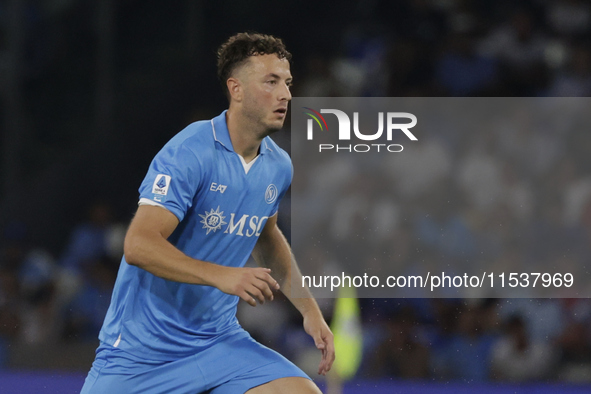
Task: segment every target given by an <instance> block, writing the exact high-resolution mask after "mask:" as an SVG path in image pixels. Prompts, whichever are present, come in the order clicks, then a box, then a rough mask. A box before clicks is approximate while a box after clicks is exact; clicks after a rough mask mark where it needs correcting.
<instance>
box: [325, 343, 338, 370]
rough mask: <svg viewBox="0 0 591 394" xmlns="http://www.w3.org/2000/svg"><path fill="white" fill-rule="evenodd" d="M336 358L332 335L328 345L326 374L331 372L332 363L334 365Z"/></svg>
mask: <svg viewBox="0 0 591 394" xmlns="http://www.w3.org/2000/svg"><path fill="white" fill-rule="evenodd" d="M335 358H336V352H335V349H334V341H333V339H332V335H331V336H330V338H329V339H328V340H327V343H326V366H325V370H326V372H328V371H330V369H331V368H332V363H334V360H335Z"/></svg>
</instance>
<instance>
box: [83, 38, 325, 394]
mask: <svg viewBox="0 0 591 394" xmlns="http://www.w3.org/2000/svg"><path fill="white" fill-rule="evenodd" d="M290 59H291V54H290V53H289V52H288V51H287V50H286V49H285V46H284V44H283V42H282V41H281V39H278V38H275V37H273V36H269V35H262V34H247V33H240V34H237V35H235V36H233V37H231V38H230V39H229V40H228V41H227V42H226V43H224V44H223V45H222V46H221V47H220V49H219V51H218V75H219V77H220V79H221V81H222V83H223V85H224V87H225V89H226V94H227V96H228V99H229V101H230V105H229V109H228V110H227V111H224V112H222V114H220V115H219V116H217V117H215V118H213V119H211V120H207V121H199V122H195V123H193V124H191V125H189V126H188V127H186V128H185V129H184V130H183V131H181V132H180V133H179V134H177V135H176V136H175V137H173V138H172V139H171V140H170V141H169V142H168V143H167V144H166V145H165V146H164V147H163V148H162V150H161V151H160V152H159V153H158V154H157V155H156V157H155V158H154V160H153V161H152V163H151V164H150V168H149V170H148V173H147V175H146V177H145V179H144V181H143V183H142V184H141V186H140V189H139V191H140V201H139V207H138V210H137V213H136V215H135V217H134V219H133V221H132V222H131V225H130V227H129V230H128V232H127V235H126V238H125V255H124V257H123V259H122V262H121V266H120V269H119V273H118V276H117V281H116V283H115V288H114V291H113V296H112V300H111V305H110V308H109V311H108V312H107V316H106V318H105V321H104V324H103V327H102V329H101V332H100V335H99V339H100V341H101V344H100V346H99V348H98V349H97V352H96V359H95V361H94V363H93V365H92V368H91V370H90V372H89V374H88V376H87V378H86V381H85V383H84V387H83V389H82V393H83V394H87V393H110V394H115V393H125V394H131V393H143V394H145V393H167V394H170V393H191V394H194V393H212V394H224V393H228V394H236V393H245V392H248V393H249V394H265V393H297V394H301V393H319V392H320V391H319V390H318V388H317V387H316V385H315V384H314V383H313V382H312V381H311V380H310V379H309V378H308V376H307V375H306V374H305V373H304V372H302V371H301V370H300V369H299V368H297V367H296V366H295V365H294V364H292V363H291V362H290V361H288V360H287V359H285V358H284V357H283V356H281V355H280V354H278V353H276V352H274V351H272V350H270V349H268V348H266V347H264V346H262V345H261V344H259V343H257V342H255V341H254V340H253V339H252V338H251V337H250V335H249V334H248V333H247V332H246V331H244V329H243V328H242V327H241V326H240V325H239V323H238V321H237V319H236V306H237V304H238V301H239V299H240V298H241V299H243V300H244V301H246V302H247V303H249V304H250V305H252V306H256V303H257V301H258V302H259V303H261V304H262V303H264V302H265V301H266V300H273V293H274V292H275V291H277V290H279V289H280V288H281V290H282V291H283V293H284V294H285V295H286V296H287V297H288V298H289V299H290V300H291V302H292V303H293V304H294V305H295V307H296V308H297V309H298V310H299V311H300V312H301V314H302V316H303V318H304V329H305V331H306V332H307V333H308V334H309V335H311V336H312V338H313V339H314V342H315V344H316V347H317V348H318V349H320V350H321V353H322V358H321V361H320V365H319V368H318V373H319V374H323V375H324V374H326V372H328V371H329V370H330V368H331V365H332V362H333V361H334V357H335V355H334V344H333V336H332V333H331V331H330V329H329V328H328V326H327V324H326V322H325V321H324V318H323V317H322V314H321V312H320V310H319V308H318V305H317V304H316V301H315V300H314V299H313V298H312V296H311V295H310V294H309V293H308V295H309V298H294V297H291V291H290V283H291V279H292V278H294V279H296V280H297V281H298V282H296V283H299V281H301V279H300V278H301V274H300V272H299V270H298V268H297V265H296V264H295V261H292V258H293V257H292V254H291V250H290V247H289V245H288V243H287V241H286V239H285V237H284V236H283V234H282V233H281V231H280V230H279V228H278V227H277V209H278V206H279V201H280V200H281V198H282V197H283V195H284V194H285V192H286V191H287V189H288V187H289V185H290V183H291V178H292V165H291V160H290V158H289V156H288V155H287V154H286V153H285V152H284V151H283V150H282V149H281V148H279V147H278V146H277V145H276V144H275V143H274V142H273V140H271V138H270V137H269V134H271V133H273V132H274V131H277V130H279V129H281V127H282V126H283V122H284V120H285V116H286V112H287V105H288V102H289V101H290V100H291V94H290V90H289V87H290V85H291V82H292V76H291V73H290V63H289V61H290ZM251 254H252V256H253V257H254V259H255V260H256V262H257V263H258V264H259V265H260V266H261V267H257V268H247V267H244V264H245V263H246V261H247V259H248V257H249V256H250V255H251Z"/></svg>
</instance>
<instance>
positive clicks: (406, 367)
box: [371, 307, 430, 379]
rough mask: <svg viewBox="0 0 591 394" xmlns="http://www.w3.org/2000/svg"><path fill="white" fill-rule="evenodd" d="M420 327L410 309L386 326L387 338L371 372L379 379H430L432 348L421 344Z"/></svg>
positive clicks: (377, 351) (376, 356) (382, 343)
mask: <svg viewBox="0 0 591 394" xmlns="http://www.w3.org/2000/svg"><path fill="white" fill-rule="evenodd" d="M418 333H419V334H420V326H419V324H418V322H417V320H416V318H415V315H414V312H413V310H412V309H409V308H408V307H407V308H405V309H403V310H402V311H401V312H400V313H399V314H398V315H396V316H394V317H393V318H392V320H390V321H388V322H387V323H386V338H385V339H384V340H383V341H382V342H381V343H380V344H379V345H378V347H377V349H376V354H375V356H374V357H373V366H372V368H371V372H372V373H373V374H375V375H374V376H378V377H397V378H403V379H424V378H427V377H429V372H430V371H429V360H430V357H429V349H428V347H427V346H425V345H424V344H423V343H421V341H420V338H419V335H417V334H418Z"/></svg>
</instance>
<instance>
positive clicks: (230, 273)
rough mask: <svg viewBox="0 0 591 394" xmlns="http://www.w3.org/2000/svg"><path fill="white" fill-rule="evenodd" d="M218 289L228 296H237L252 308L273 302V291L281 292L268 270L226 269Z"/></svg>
mask: <svg viewBox="0 0 591 394" xmlns="http://www.w3.org/2000/svg"><path fill="white" fill-rule="evenodd" d="M225 268H226V270H227V271H226V272H224V276H223V278H220V282H221V283H220V285H219V286H216V287H217V288H218V289H220V290H221V291H223V292H224V293H226V294H232V295H237V296H238V297H240V298H242V299H243V300H244V301H246V302H248V303H249V304H250V305H252V306H256V305H257V303H256V302H257V300H258V302H259V303H260V304H264V303H265V300H269V301H273V291H274V290H275V291H276V290H279V283H277V281H276V280H275V279H273V277H272V276H271V270H270V269H268V268H247V267H245V268H237V267H225Z"/></svg>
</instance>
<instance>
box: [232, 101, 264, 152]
mask: <svg viewBox="0 0 591 394" xmlns="http://www.w3.org/2000/svg"><path fill="white" fill-rule="evenodd" d="M249 123H250V122H249V121H248V120H247V119H243V117H241V116H240V115H239V113H237V112H234V111H230V110H228V112H226V124H227V125H228V131H229V132H230V140H231V141H232V147H233V148H234V152H236V153H238V154H239V155H240V156H242V157H243V158H244V161H245V162H246V163H249V162H250V161H251V160H253V159H254V158H255V157H257V155H258V153H259V147H260V146H261V141H262V140H263V138H264V137H261V136H260V135H262V133H257V132H256V130H253V129H254V128H253V127H252V126H251V127H249V126H250V124H249Z"/></svg>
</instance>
